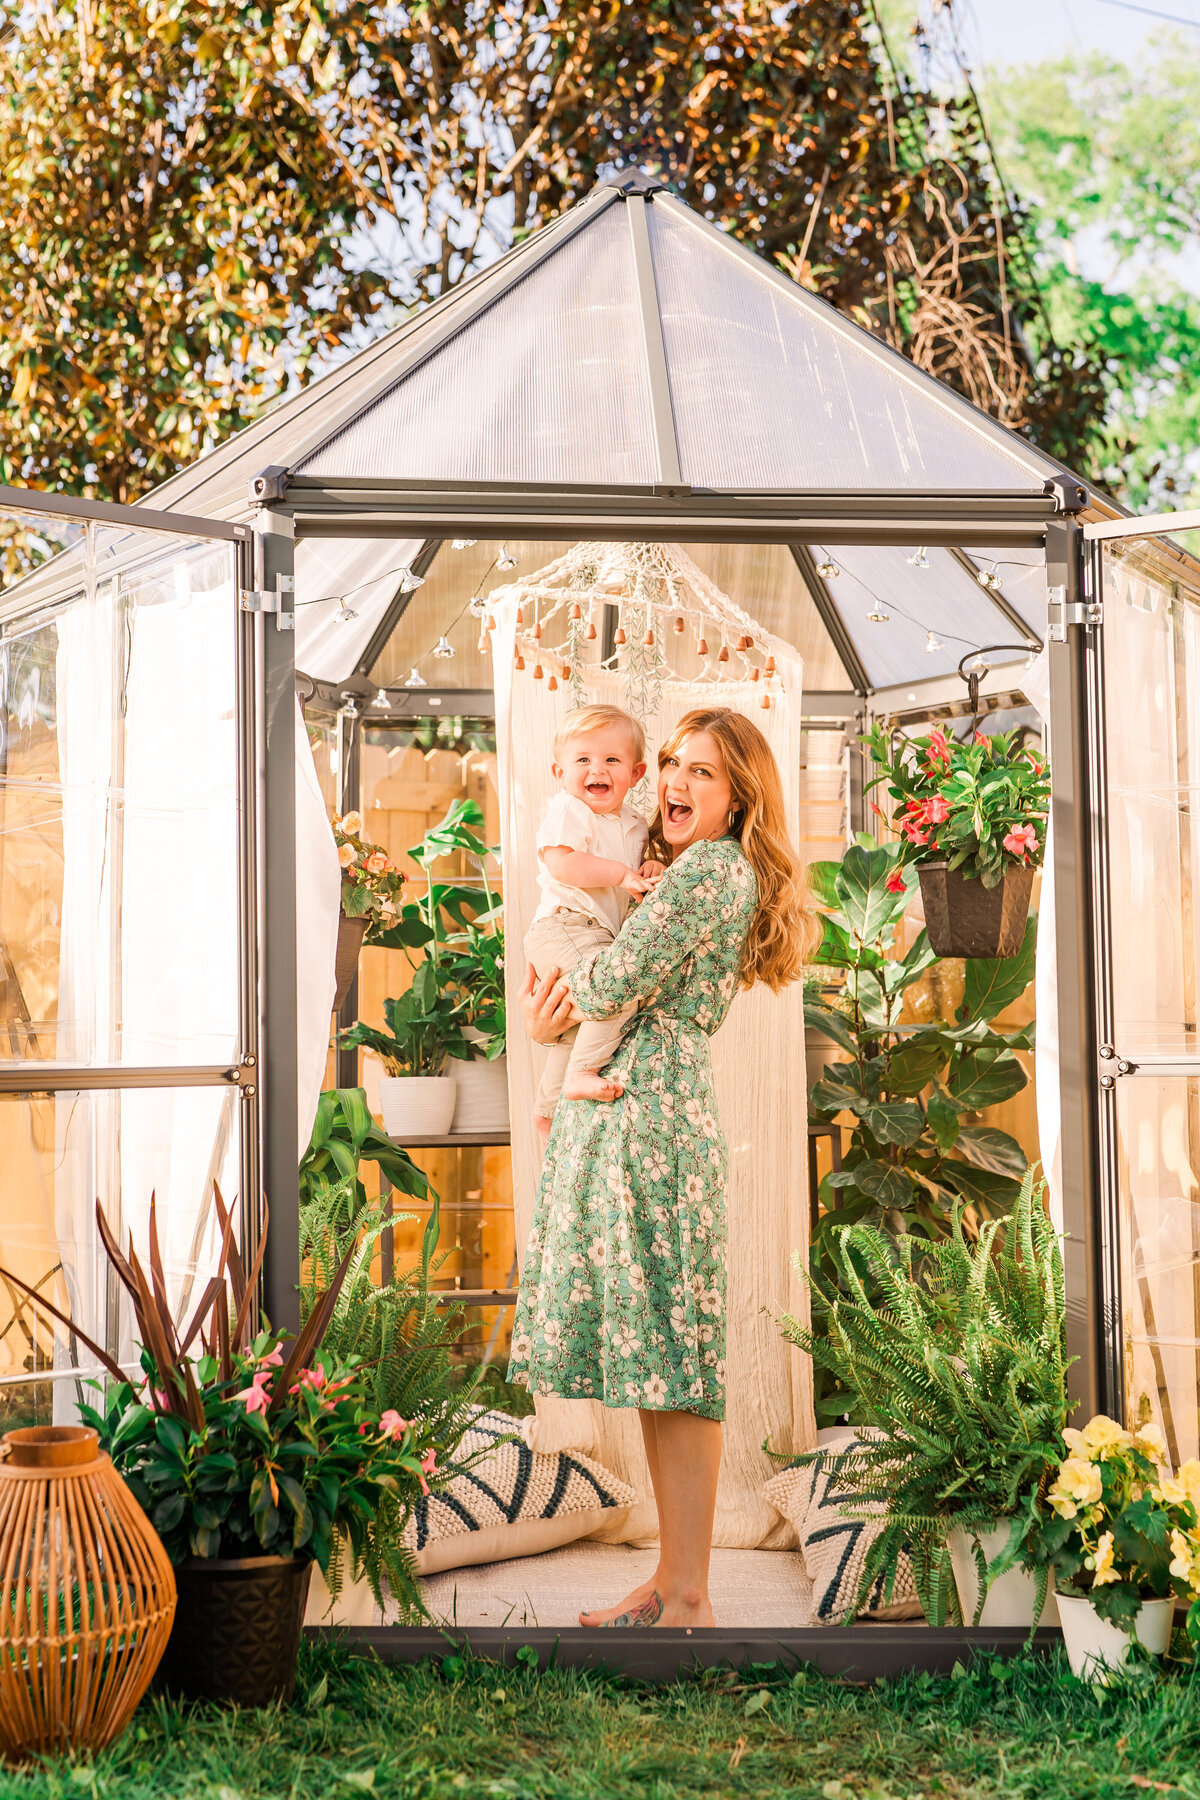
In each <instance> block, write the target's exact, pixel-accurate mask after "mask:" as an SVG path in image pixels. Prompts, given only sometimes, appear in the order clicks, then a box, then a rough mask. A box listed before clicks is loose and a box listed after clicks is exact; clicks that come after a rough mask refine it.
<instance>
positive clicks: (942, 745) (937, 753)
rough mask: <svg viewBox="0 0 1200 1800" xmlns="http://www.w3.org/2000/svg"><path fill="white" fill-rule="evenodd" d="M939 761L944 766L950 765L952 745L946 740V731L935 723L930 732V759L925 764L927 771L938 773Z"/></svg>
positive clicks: (933, 773)
mask: <svg viewBox="0 0 1200 1800" xmlns="http://www.w3.org/2000/svg"><path fill="white" fill-rule="evenodd" d="M939 763H940V764H942V766H943V767H944V768H947V769H948V768H949V767H950V746H949V744H948V743H947V742H946V733H945V732H944V731H943V730H942V728H941V726H940V725H935V726H934V728H933V730H932V731H931V732H930V734H929V760H928V762H927V763H926V764H925V768H926V770H927V772H928V773H929V774H930V775H936V774H937V772H938V764H939Z"/></svg>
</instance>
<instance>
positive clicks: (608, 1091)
mask: <svg viewBox="0 0 1200 1800" xmlns="http://www.w3.org/2000/svg"><path fill="white" fill-rule="evenodd" d="M562 1091H563V1099H564V1100H619V1099H620V1098H621V1095H622V1094H623V1093H624V1092H625V1089H624V1088H623V1087H622V1086H621V1084H620V1082H619V1081H605V1079H604V1077H603V1075H596V1074H594V1073H593V1072H592V1070H591V1069H581V1070H580V1072H579V1074H578V1075H568V1076H567V1079H566V1080H565V1081H564V1082H563V1088H562Z"/></svg>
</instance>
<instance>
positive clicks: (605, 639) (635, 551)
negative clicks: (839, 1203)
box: [482, 543, 814, 1548]
mask: <svg viewBox="0 0 1200 1800" xmlns="http://www.w3.org/2000/svg"><path fill="white" fill-rule="evenodd" d="M482 623H483V636H484V639H485V640H486V641H488V642H490V644H491V646H492V665H493V670H494V686H495V696H496V747H497V756H498V764H499V768H498V775H499V785H500V806H501V826H502V829H501V836H502V843H503V849H502V855H503V872H504V915H505V936H506V941H507V945H508V953H507V955H506V957H505V965H506V976H507V982H508V998H509V1017H510V1019H511V1020H512V1029H511V1030H510V1032H509V1045H508V1078H509V1100H510V1107H511V1116H512V1166H513V1202H514V1211H515V1214H516V1226H517V1244H518V1249H519V1250H523V1248H524V1244H525V1239H526V1236H527V1234H528V1230H529V1222H530V1215H531V1213H532V1208H533V1197H534V1192H535V1189H536V1186H537V1174H538V1154H537V1148H536V1144H535V1141H534V1132H533V1123H532V1119H533V1096H534V1091H535V1088H536V1075H537V1069H538V1063H539V1060H540V1058H541V1056H542V1055H543V1052H541V1051H538V1050H536V1049H535V1047H534V1046H532V1045H531V1044H530V1043H529V1041H528V1040H527V1038H526V1037H525V1034H524V1032H523V1031H522V1030H521V1029H520V1024H519V1021H520V1010H519V989H520V985H521V981H522V978H523V976H524V972H525V971H524V958H523V956H522V954H521V944H522V941H523V939H524V935H525V931H526V929H527V926H528V923H529V920H530V919H531V917H532V915H533V911H534V909H535V907H536V904H537V851H536V848H535V842H534V840H535V836H536V832H537V827H538V824H539V822H540V820H541V817H542V814H543V813H544V811H545V808H546V806H547V804H548V802H549V800H550V798H551V796H552V794H553V793H554V791H555V787H556V783H555V780H554V777H553V774H552V772H551V765H552V763H553V761H554V737H555V733H556V732H557V731H558V729H559V728H560V726H561V725H562V722H563V720H564V719H565V717H566V715H567V714H568V713H569V712H570V711H571V710H572V708H573V707H576V706H579V705H582V704H588V703H591V702H595V701H607V702H610V703H612V704H615V705H617V706H623V707H625V708H626V709H627V710H628V711H629V712H631V713H633V714H634V715H635V716H636V717H637V718H638V719H639V720H640V721H641V723H642V725H643V726H644V728H645V732H646V742H647V748H648V755H647V762H648V765H649V769H648V774H647V778H646V780H645V781H644V782H642V783H641V784H640V785H639V786H638V787H637V788H635V789H634V790H633V792H632V793H631V794H630V801H631V803H632V804H633V805H634V806H635V807H637V808H638V810H639V811H641V812H642V813H643V814H645V815H647V816H648V815H649V814H650V813H651V812H653V810H654V805H655V785H656V784H655V774H656V752H657V750H658V747H659V745H660V744H662V743H663V742H664V740H665V739H666V738H667V737H668V736H669V735H670V733H671V732H672V731H673V730H674V728H675V726H676V725H677V724H678V722H679V720H680V719H681V718H682V717H683V716H684V714H686V713H688V712H691V711H692V710H694V709H695V708H697V707H712V706H727V707H730V708H731V709H732V710H734V711H736V712H740V713H743V714H744V715H745V716H746V717H748V718H751V719H753V720H754V722H755V724H757V725H758V726H759V727H760V728H761V730H762V731H763V734H764V736H765V737H766V739H767V742H768V743H769V744H770V746H771V749H772V750H773V751H774V754H775V757H776V760H777V762H778V764H779V768H780V771H781V774H782V776H783V786H784V797H785V801H786V804H787V808H788V815H789V819H790V821H791V825H792V829H793V832H796V831H797V830H798V811H799V784H800V755H801V739H800V732H801V717H800V710H801V676H802V669H801V665H800V661H799V658H798V657H797V655H796V653H795V651H794V650H793V649H792V648H791V647H790V646H789V645H786V644H783V643H781V642H779V641H778V640H776V639H774V638H772V637H770V636H769V635H768V634H767V633H766V632H764V631H763V630H762V629H761V627H760V626H759V624H758V622H757V621H756V620H755V619H753V618H752V617H750V615H749V614H748V613H747V612H745V611H743V609H742V608H741V607H740V606H738V605H737V604H736V603H735V602H734V601H733V600H731V599H730V598H729V596H728V595H727V594H724V593H722V591H721V590H720V588H718V587H717V586H716V584H715V583H714V582H712V581H711V580H710V579H709V578H708V576H706V575H705V574H704V572H703V571H702V570H701V569H700V568H699V567H698V566H697V565H696V563H695V562H694V561H693V560H692V558H691V557H690V556H689V555H688V554H687V551H686V550H684V549H682V548H680V546H679V545H677V544H605V543H582V544H577V545H575V546H574V547H573V548H572V549H571V550H568V551H567V552H566V554H565V555H563V556H560V557H558V558H557V559H556V560H555V561H553V562H551V563H548V564H547V565H546V566H545V567H544V568H542V569H539V570H536V571H534V572H533V573H531V574H528V575H525V574H523V575H522V576H521V578H520V579H519V580H518V581H515V582H512V583H511V584H509V585H508V586H506V587H503V588H500V589H496V590H493V592H492V594H491V595H490V596H489V610H488V612H487V613H486V614H485V616H484V619H483V621H482ZM713 1072H714V1079H715V1082H716V1088H717V1095H718V1101H719V1105H720V1109H721V1117H722V1120H723V1123H724V1125H725V1130H726V1135H727V1137H728V1141H729V1150H730V1159H729V1192H728V1202H727V1204H728V1218H729V1252H728V1268H729V1296H728V1325H729V1343H728V1394H729V1412H728V1420H727V1426H726V1432H725V1449H724V1457H723V1462H722V1469H721V1482H720V1487H719V1489H718V1496H717V1522H716V1538H715V1541H716V1542H717V1543H718V1544H721V1545H725V1546H730V1547H736V1548H753V1547H756V1546H760V1545H761V1546H764V1547H773V1548H774V1547H777V1548H787V1547H789V1545H790V1544H791V1543H792V1542H793V1541H794V1538H792V1537H791V1536H790V1535H789V1534H790V1527H787V1526H783V1525H781V1524H780V1521H779V1517H778V1515H777V1514H775V1513H773V1512H772V1511H771V1509H770V1508H769V1507H768V1506H767V1505H766V1503H765V1502H764V1501H763V1500H762V1499H761V1498H760V1496H759V1489H760V1488H761V1487H762V1484H763V1482H764V1481H765V1480H766V1479H767V1478H768V1476H769V1475H770V1474H771V1473H772V1472H773V1467H774V1465H773V1464H771V1463H770V1461H769V1460H768V1458H766V1457H765V1456H764V1455H763V1451H762V1444H763V1441H764V1439H767V1438H769V1439H770V1441H771V1443H772V1445H773V1446H774V1447H776V1448H778V1449H785V1448H786V1449H803V1448H806V1447H807V1446H809V1445H810V1444H811V1443H812V1441H813V1436H812V1434H813V1431H814V1422H813V1416H812V1393H811V1381H810V1374H809V1368H808V1363H807V1360H806V1359H805V1358H804V1357H801V1356H798V1355H797V1354H796V1352H795V1351H794V1350H792V1349H790V1348H789V1346H788V1345H787V1344H786V1343H785V1342H784V1340H783V1338H782V1337H781V1336H780V1334H779V1330H778V1327H777V1326H776V1323H775V1319H776V1317H777V1315H778V1314H779V1313H780V1312H782V1311H793V1312H794V1311H795V1310H796V1309H797V1308H799V1309H801V1310H803V1307H804V1304H805V1300H804V1294H803V1292H802V1291H801V1289H800V1287H799V1284H798V1283H797V1281H796V1279H795V1276H794V1274H793V1271H792V1267H791V1258H792V1254H793V1252H794V1251H799V1252H800V1254H801V1256H806V1255H807V1239H808V1196H807V1182H806V1176H807V1131H806V1119H807V1106H806V1101H805V1079H804V1022H803V1014H802V1005H801V992H800V987H799V985H798V984H797V985H796V986H794V987H793V988H790V989H788V990H786V991H785V992H784V993H782V994H772V993H770V992H769V991H768V990H767V989H765V988H762V987H758V988H755V989H753V990H752V991H751V992H749V993H743V994H739V996H738V997H737V999H736V1000H735V1002H734V1006H733V1010H732V1011H731V1013H730V1016H729V1019H728V1021H727V1022H726V1024H725V1025H724V1026H723V1027H722V1028H721V1030H720V1031H719V1032H718V1033H717V1035H716V1037H715V1038H714V1040H713ZM528 1429H529V1430H530V1432H531V1433H532V1434H535V1435H536V1442H537V1447H538V1448H540V1449H547V1450H551V1449H561V1450H567V1449H578V1450H582V1451H584V1452H586V1453H588V1454H592V1455H596V1456H598V1457H600V1459H601V1460H602V1461H603V1462H604V1463H605V1465H606V1467H608V1468H611V1469H613V1470H614V1471H616V1472H618V1473H619V1474H620V1476H621V1478H622V1480H625V1481H628V1482H630V1483H631V1484H632V1485H633V1486H634V1487H636V1488H638V1489H639V1490H640V1491H641V1493H642V1495H643V1496H644V1498H643V1499H642V1500H641V1501H640V1502H639V1503H638V1504H637V1505H636V1506H634V1507H633V1509H632V1510H631V1512H630V1513H629V1515H628V1516H627V1517H623V1518H622V1519H621V1520H620V1521H618V1522H617V1523H616V1524H615V1525H614V1527H613V1529H612V1531H611V1533H609V1534H608V1535H610V1536H613V1537H615V1538H616V1539H619V1540H621V1541H625V1542H636V1541H643V1542H644V1541H647V1539H649V1538H650V1537H651V1536H652V1534H653V1531H654V1509H653V1505H652V1504H651V1502H650V1498H649V1494H650V1489H649V1481H648V1477H647V1472H646V1468H645V1461H644V1456H643V1451H642V1442H641V1434H640V1432H639V1430H638V1426H637V1417H636V1414H635V1413H633V1412H628V1413H623V1412H610V1411H606V1410H605V1409H604V1408H603V1407H601V1406H599V1405H597V1404H596V1403H595V1402H592V1401H582V1400H558V1399H551V1400H544V1399H539V1400H538V1402H537V1419H536V1422H534V1421H530V1423H529V1427H528Z"/></svg>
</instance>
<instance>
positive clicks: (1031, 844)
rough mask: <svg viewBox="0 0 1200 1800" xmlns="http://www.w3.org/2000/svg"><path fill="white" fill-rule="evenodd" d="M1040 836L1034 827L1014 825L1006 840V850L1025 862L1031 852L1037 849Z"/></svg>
mask: <svg viewBox="0 0 1200 1800" xmlns="http://www.w3.org/2000/svg"><path fill="white" fill-rule="evenodd" d="M1037 842H1038V834H1037V831H1036V829H1035V827H1034V826H1032V825H1014V826H1013V828H1012V830H1011V831H1010V832H1009V834H1008V836H1007V837H1006V838H1005V839H1004V848H1005V849H1006V850H1011V852H1012V854H1013V855H1014V856H1019V857H1021V858H1022V860H1024V858H1025V856H1026V855H1027V853H1028V852H1029V851H1030V850H1036V849H1037Z"/></svg>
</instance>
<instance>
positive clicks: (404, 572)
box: [400, 569, 425, 594]
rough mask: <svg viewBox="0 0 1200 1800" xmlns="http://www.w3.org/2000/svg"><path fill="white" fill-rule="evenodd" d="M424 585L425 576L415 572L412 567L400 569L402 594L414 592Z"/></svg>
mask: <svg viewBox="0 0 1200 1800" xmlns="http://www.w3.org/2000/svg"><path fill="white" fill-rule="evenodd" d="M424 586H425V577H424V576H423V575H418V574H416V573H415V571H414V570H412V569H401V571H400V592H401V593H402V594H414V593H416V591H417V589H418V588H419V587H424Z"/></svg>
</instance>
